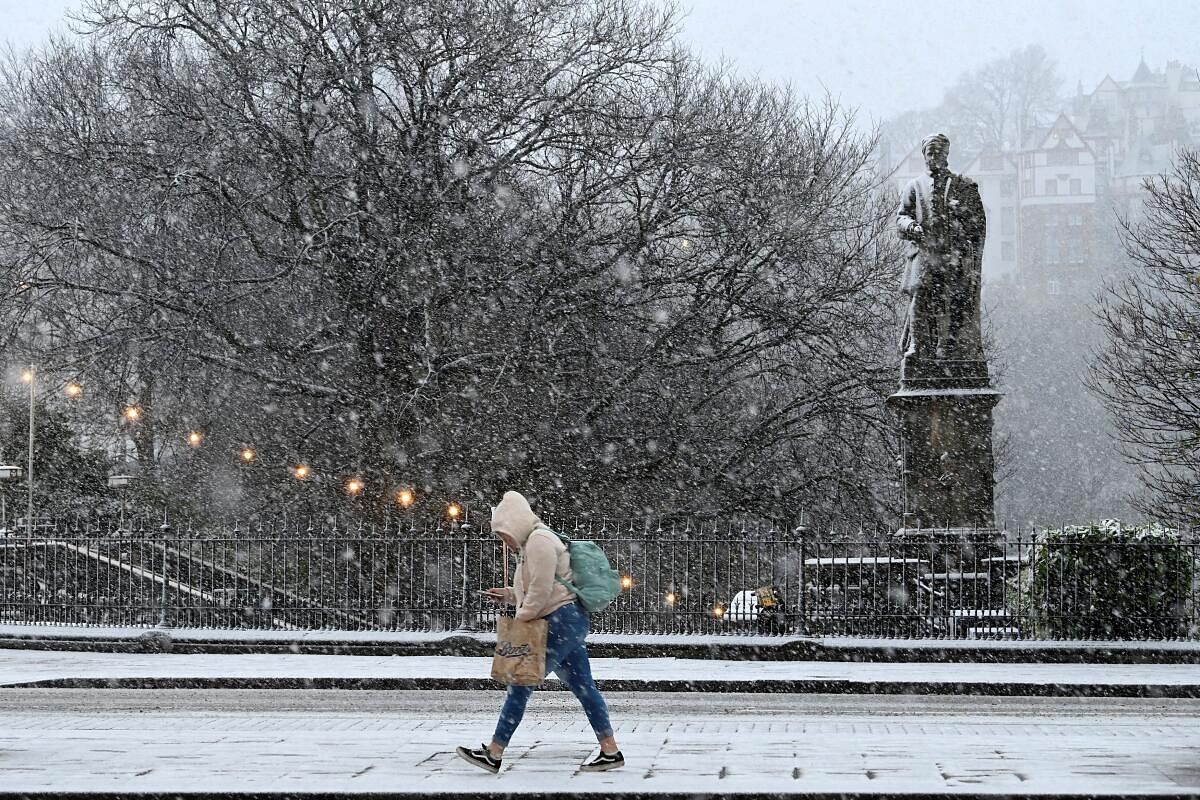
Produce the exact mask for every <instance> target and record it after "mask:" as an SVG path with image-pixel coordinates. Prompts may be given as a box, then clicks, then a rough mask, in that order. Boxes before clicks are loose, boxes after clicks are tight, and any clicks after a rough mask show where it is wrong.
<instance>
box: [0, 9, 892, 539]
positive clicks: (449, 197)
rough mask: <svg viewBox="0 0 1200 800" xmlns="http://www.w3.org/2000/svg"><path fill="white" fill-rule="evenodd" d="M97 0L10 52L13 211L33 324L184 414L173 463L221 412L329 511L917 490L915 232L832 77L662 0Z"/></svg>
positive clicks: (264, 478) (867, 501)
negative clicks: (896, 380) (73, 41)
mask: <svg viewBox="0 0 1200 800" xmlns="http://www.w3.org/2000/svg"><path fill="white" fill-rule="evenodd" d="M93 13H94V15H95V19H96V35H95V43H94V44H93V45H91V46H90V47H89V48H78V47H73V46H66V45H61V44H60V45H58V46H56V47H54V48H51V49H50V50H49V51H47V52H44V53H42V54H40V55H39V56H37V57H35V58H34V59H33V60H31V61H29V62H22V63H19V64H15V65H13V67H12V68H10V70H9V74H8V75H7V79H6V81H5V86H4V94H3V102H4V107H5V110H6V112H8V113H9V115H10V118H11V119H12V120H13V121H14V122H13V125H12V126H10V128H9V129H7V130H6V131H5V132H3V133H2V134H0V153H2V154H3V157H4V158H5V159H6V160H7V161H8V162H9V163H12V164H18V165H20V167H21V168H20V169H18V170H13V171H10V173H9V174H8V176H7V178H6V180H7V182H8V185H6V186H5V187H4V188H5V190H6V193H5V196H6V199H4V200H3V201H0V211H2V226H0V229H2V230H3V235H4V236H5V237H7V239H8V244H9V247H10V249H11V250H12V252H13V253H14V265H15V269H16V270H17V272H18V273H19V274H20V275H21V276H22V277H21V279H22V280H23V281H24V282H25V283H26V284H27V285H28V286H29V287H32V288H31V289H30V290H29V292H27V293H26V294H24V295H22V298H21V301H20V302H18V303H16V304H14V305H13V306H12V311H13V313H14V314H17V315H22V314H23V315H24V316H23V317H22V319H24V320H25V322H24V323H23V325H22V326H21V327H19V328H18V333H19V335H18V336H17V339H18V341H20V342H21V343H22V344H23V346H25V347H27V348H28V347H34V348H37V349H39V350H40V351H41V352H42V353H43V354H44V356H45V357H47V358H54V359H56V360H57V361H56V363H59V364H61V365H62V366H63V367H64V368H68V367H69V368H72V369H79V370H89V371H92V372H95V373H96V374H97V375H101V376H106V377H105V380H107V381H108V382H109V383H110V384H111V386H112V394H113V398H114V401H113V402H114V405H115V403H116V401H117V399H119V398H122V397H125V396H128V399H126V400H125V401H126V402H128V401H131V400H136V401H137V402H139V403H143V404H145V405H146V407H147V408H151V407H152V408H153V409H154V412H155V413H154V415H153V416H154V418H155V419H156V420H157V422H156V424H157V425H158V427H157V428H156V429H151V428H149V427H146V428H143V429H140V430H141V431H142V433H143V436H145V437H146V438H147V439H148V440H149V441H147V442H146V445H147V446H146V447H142V446H139V456H140V457H141V458H143V459H146V458H149V457H151V455H152V454H155V455H156V457H159V458H165V459H166V460H167V461H173V462H177V461H178V458H177V456H178V453H177V452H175V451H178V450H179V448H178V447H174V448H172V447H167V446H166V442H167V440H168V439H169V438H170V437H174V439H173V440H172V441H174V442H179V441H182V435H183V432H184V431H186V430H187V429H188V427H191V426H193V425H195V426H197V427H201V428H203V429H204V430H205V431H206V432H207V433H208V434H209V438H208V440H207V442H206V447H205V448H204V449H203V450H202V451H199V452H195V453H191V454H190V455H189V456H188V459H187V463H188V464H191V466H190V467H189V469H192V470H193V473H194V472H195V470H196V469H197V468H198V467H204V470H203V472H205V473H216V474H219V475H222V476H224V477H222V478H221V480H220V481H219V484H220V487H222V491H227V492H232V493H233V494H239V493H240V494H246V495H248V496H256V497H260V498H262V500H263V502H281V501H283V502H288V503H289V504H292V503H295V502H297V500H296V498H297V497H298V494H297V493H298V492H300V489H299V488H298V487H297V486H296V485H292V486H291V487H290V488H288V489H286V491H285V490H281V489H280V488H279V486H280V478H279V474H280V471H281V470H282V469H283V468H284V467H286V466H287V465H288V464H289V463H294V462H297V461H303V462H305V463H306V464H309V465H310V466H311V467H312V469H313V471H314V473H315V474H316V475H318V476H321V478H322V480H324V481H325V483H324V484H323V485H322V486H323V492H324V493H322V492H320V491H317V492H316V494H315V499H314V502H316V503H317V505H318V506H319V505H320V503H322V502H324V503H327V502H328V500H329V497H330V493H332V492H336V491H337V490H338V478H344V477H346V476H348V475H351V474H355V475H362V476H364V477H366V478H367V480H368V485H369V486H371V487H372V490H373V491H374V492H376V496H375V497H373V498H371V501H372V502H380V503H382V502H386V494H387V490H388V489H390V488H395V487H397V486H400V485H415V486H417V487H418V488H420V489H423V494H427V495H431V496H435V497H451V496H458V497H462V496H463V495H464V493H465V494H467V496H470V493H479V494H480V495H481V496H483V495H491V494H494V492H495V490H496V489H497V488H500V487H501V486H504V485H511V484H514V483H519V484H521V485H524V486H530V487H534V488H535V489H536V490H537V491H539V492H540V493H541V494H543V495H544V496H545V497H546V498H547V502H548V503H550V504H556V505H557V506H558V507H560V508H563V509H566V508H575V509H578V510H585V509H586V510H590V511H595V510H597V509H607V510H608V511H610V512H613V513H616V512H618V511H623V512H628V511H633V510H637V511H641V510H647V511H649V512H652V513H672V512H677V511H679V510H680V509H685V508H686V509H690V510H694V511H700V512H706V511H707V512H714V511H718V510H719V511H722V512H725V513H729V512H732V511H737V512H743V513H754V514H759V515H769V516H779V517H786V516H788V515H792V514H794V513H795V512H796V511H797V509H800V508H813V507H814V506H817V507H822V508H825V509H827V511H828V513H831V514H832V513H835V512H836V510H837V509H839V508H841V509H844V508H846V507H847V506H850V507H853V508H855V510H856V511H858V512H859V513H863V514H866V515H883V514H886V513H887V497H886V492H880V490H879V488H878V483H877V482H876V481H875V480H874V476H876V475H877V474H878V471H879V469H880V465H881V464H885V463H890V460H889V459H888V456H887V445H886V439H887V437H886V431H885V428H884V426H883V424H882V422H881V419H882V417H881V413H882V412H881V408H882V406H881V404H880V402H879V400H880V394H881V393H882V391H883V388H882V387H881V385H880V376H881V374H882V367H881V364H880V362H881V357H882V355H883V354H884V353H885V352H887V346H886V345H885V344H883V342H884V341H886V339H887V337H888V336H889V335H890V330H891V329H890V327H889V322H890V314H891V311H890V305H891V304H890V299H889V296H890V286H891V284H892V281H891V272H892V269H893V264H894V260H893V259H892V258H891V256H892V253H891V252H890V249H889V248H890V246H891V245H890V243H891V240H890V238H888V237H887V236H886V234H885V225H884V223H883V219H884V216H885V209H884V208H883V207H882V205H880V204H879V203H878V202H876V200H875V199H874V198H875V193H874V186H873V184H872V182H871V179H870V177H869V170H868V168H867V166H868V161H869V156H870V152H871V149H872V142H871V141H870V140H869V139H866V138H864V137H861V136H859V135H858V134H856V133H854V129H853V124H852V120H850V119H848V118H847V117H846V116H845V115H844V114H842V112H840V111H839V110H838V109H837V108H836V107H835V106H833V105H832V104H830V103H824V104H822V103H815V104H810V103H807V102H801V101H798V100H796V99H795V98H793V97H791V96H789V95H788V94H787V93H785V92H783V91H780V90H778V89H774V88H770V87H764V86H760V85H756V84H752V83H746V82H740V81H737V80H734V79H731V78H729V77H727V76H723V75H720V74H716V75H714V74H709V73H707V72H706V71H705V70H703V69H702V68H700V67H699V66H698V65H697V64H696V63H695V61H694V60H693V59H692V58H691V57H690V56H689V55H688V54H687V53H686V52H684V51H682V50H681V49H680V48H678V47H677V46H676V45H675V44H674V42H673V41H672V40H671V37H670V31H671V29H672V26H673V17H672V12H671V11H670V10H666V11H663V10H661V9H659V8H657V7H653V6H650V5H645V4H641V3H638V2H634V1H633V0H520V2H514V3H509V4H506V5H503V6H496V5H495V4H487V3H474V2H467V1H466V0H462V1H460V2H437V3H433V2H430V3H412V4H404V5H401V4H396V3H392V2H384V1H383V0H339V2H334V1H333V0H268V1H267V2H262V1H261V0H260V1H259V2H254V3H228V2H186V3H185V2H174V1H173V0H153V1H152V2H137V3H134V2H128V1H127V0H104V1H103V2H96V3H94V4H93ZM31 325H32V327H33V328H37V329H45V330H48V331H52V332H53V335H52V336H50V337H49V338H47V339H43V340H38V341H33V340H32V339H31V338H30V337H29V336H28V331H29V330H30V329H31ZM243 444H253V445H254V446H255V448H256V449H257V451H258V453H259V458H258V460H257V461H256V466H255V467H254V468H252V469H243V470H241V471H240V472H238V471H236V470H231V469H230V468H229V467H228V463H229V458H230V455H231V454H232V453H234V452H235V451H236V449H237V448H238V447H240V446H242V445H243ZM223 464H224V465H226V466H224V467H222V465H223ZM283 481H284V482H285V483H286V478H284V479H283ZM272 487H274V489H272ZM317 488H318V489H320V488H322V487H317ZM305 491H307V492H308V493H309V494H310V495H312V494H313V490H312V489H311V487H310V489H308V490H305Z"/></svg>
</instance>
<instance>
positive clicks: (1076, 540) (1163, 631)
mask: <svg viewBox="0 0 1200 800" xmlns="http://www.w3.org/2000/svg"><path fill="white" fill-rule="evenodd" d="M1193 552H1194V551H1193V546H1189V545H1187V544H1186V543H1184V541H1183V539H1182V538H1181V537H1180V535H1179V534H1178V533H1177V532H1176V531H1174V530H1172V529H1170V528H1164V527H1163V526H1161V525H1157V524H1153V525H1138V526H1122V525H1121V524H1120V523H1119V522H1117V521H1115V520H1105V521H1104V522H1102V523H1100V524H1099V525H1093V526H1090V527H1084V526H1069V527H1066V528H1062V529H1059V530H1054V529H1047V530H1045V531H1043V532H1042V533H1041V534H1040V535H1039V536H1038V537H1037V541H1036V544H1035V545H1034V546H1033V548H1032V551H1031V553H1030V558H1029V565H1028V568H1027V569H1025V570H1022V574H1021V577H1020V578H1019V579H1018V580H1017V581H1014V584H1013V586H1012V587H1011V590H1010V591H1011V594H1012V595H1013V596H1012V597H1010V604H1011V607H1013V608H1014V609H1017V610H1019V612H1020V616H1021V618H1022V619H1021V623H1022V626H1023V627H1024V626H1029V625H1032V627H1033V631H1034V633H1035V634H1036V635H1037V636H1040V637H1043V638H1050V639H1166V638H1173V637H1180V636H1187V635H1188V634H1189V633H1190V631H1189V630H1188V621H1189V618H1190V611H1191V609H1190V608H1189V602H1190V598H1191V596H1192V581H1193V580H1194V575H1195V564H1194V562H1193V559H1194V555H1193Z"/></svg>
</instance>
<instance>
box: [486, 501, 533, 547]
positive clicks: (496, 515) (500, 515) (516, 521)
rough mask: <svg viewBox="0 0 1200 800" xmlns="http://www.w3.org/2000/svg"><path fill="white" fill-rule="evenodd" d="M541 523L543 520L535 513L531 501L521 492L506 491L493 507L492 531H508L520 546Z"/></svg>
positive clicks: (522, 545)
mask: <svg viewBox="0 0 1200 800" xmlns="http://www.w3.org/2000/svg"><path fill="white" fill-rule="evenodd" d="M541 524H542V520H541V519H540V518H539V517H538V515H537V514H535V513H533V509H532V508H531V507H530V506H529V501H528V500H526V499H525V496H524V495H523V494H521V493H520V492H505V493H504V497H502V498H500V503H499V504H498V505H496V507H495V508H493V509H492V531H493V532H494V533H507V534H508V535H509V536H511V537H512V538H513V539H514V540H515V541H516V543H517V546H518V547H524V546H525V540H526V539H528V538H529V534H531V533H533V530H534V528H536V527H537V526H539V525H541Z"/></svg>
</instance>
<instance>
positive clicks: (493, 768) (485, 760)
mask: <svg viewBox="0 0 1200 800" xmlns="http://www.w3.org/2000/svg"><path fill="white" fill-rule="evenodd" d="M454 752H456V753H458V756H459V758H461V759H463V760H464V761H469V762H471V763H472V764H474V765H475V766H477V767H479V768H480V769H486V770H487V771H488V772H490V773H492V774H493V775H494V774H496V773H497V772H499V771H500V759H499V758H493V757H492V754H491V752H490V751H489V750H488V748H487V745H486V744H485V745H480V747H479V749H478V750H468V749H467V748H465V747H456V748H454Z"/></svg>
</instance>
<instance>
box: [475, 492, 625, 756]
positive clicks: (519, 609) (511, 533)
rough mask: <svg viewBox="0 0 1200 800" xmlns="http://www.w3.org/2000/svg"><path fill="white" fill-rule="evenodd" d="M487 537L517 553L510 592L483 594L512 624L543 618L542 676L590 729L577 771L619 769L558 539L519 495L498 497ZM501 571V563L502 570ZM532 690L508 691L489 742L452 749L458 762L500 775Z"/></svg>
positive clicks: (563, 549)
mask: <svg viewBox="0 0 1200 800" xmlns="http://www.w3.org/2000/svg"><path fill="white" fill-rule="evenodd" d="M492 532H493V533H495V534H496V535H497V536H499V537H500V538H501V539H502V540H503V541H504V543H505V544H507V545H508V546H509V547H511V548H512V549H514V550H516V551H517V553H518V557H517V568H516V571H515V573H514V575H513V585H512V588H511V589H509V588H505V587H495V588H491V589H488V590H487V591H486V593H487V595H488V596H489V597H491V598H492V599H493V600H495V601H496V602H501V603H507V604H508V605H512V606H515V607H516V612H515V614H514V616H515V618H516V619H518V620H525V621H528V620H535V619H542V618H544V619H545V620H546V622H547V635H546V674H547V675H548V674H550V673H551V672H553V673H554V674H555V675H557V676H558V678H559V679H560V680H561V681H562V682H563V683H565V684H566V685H567V688H569V689H570V690H571V692H572V693H573V694H574V695H575V696H576V697H577V698H579V702H580V703H581V704H582V705H583V711H584V713H585V714H586V715H587V718H588V722H589V723H591V726H592V730H594V731H595V732H596V738H597V740H599V742H600V753H599V754H598V755H597V756H596V758H594V759H593V760H591V761H589V762H587V763H585V764H583V765H581V766H580V767H579V769H580V771H581V772H604V771H606V770H610V769H616V768H617V767H622V766H624V765H625V757H624V756H623V755H622V754H621V751H620V749H619V748H618V747H617V742H616V739H614V738H613V730H612V725H611V724H610V723H609V719H608V706H607V704H605V702H604V697H603V696H601V694H600V690H599V689H597V688H596V682H595V681H594V680H593V679H592V666H591V663H590V662H589V661H588V654H587V647H586V645H585V644H584V638H585V637H586V636H587V634H588V631H589V629H590V623H589V621H588V617H587V614H586V613H584V610H583V608H582V607H580V605H579V604H578V603H577V602H576V597H575V594H574V593H573V592H572V591H571V590H570V589H568V588H567V587H566V586H565V585H563V582H564V581H565V582H566V583H570V582H571V579H572V573H571V559H570V555H569V553H568V550H567V547H566V545H564V544H563V543H562V541H561V540H560V539H559V538H558V536H557V535H556V534H555V533H554V531H552V530H551V529H550V528H549V527H547V526H546V524H545V523H543V522H542V520H541V519H540V518H538V516H537V514H535V513H534V512H533V509H532V508H531V507H530V505H529V501H528V500H526V499H525V497H524V496H523V495H522V494H520V493H519V492H505V493H504V497H503V498H502V499H501V500H500V504H499V505H497V506H496V507H495V508H493V509H492ZM507 568H508V565H507V564H506V565H505V569H507ZM533 689H534V687H532V686H509V687H508V692H507V694H506V695H505V697H504V706H503V708H501V710H500V719H499V721H498V722H497V723H496V730H495V733H493V734H492V741H491V743H490V744H482V745H480V747H479V748H478V749H472V748H467V747H458V748H457V749H456V750H455V752H456V753H458V755H459V756H460V757H462V758H463V759H465V760H466V761H469V762H470V763H472V764H474V765H475V766H477V767H480V768H482V769H485V770H487V771H488V772H493V773H495V772H499V771H500V765H501V761H502V759H503V757H504V749H505V748H506V747H508V743H509V741H510V740H511V739H512V736H513V733H514V732H515V731H516V729H517V726H518V725H520V724H521V718H522V717H523V716H524V715H525V705H526V703H528V702H529V696H530V695H531V694H532V693H533Z"/></svg>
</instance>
